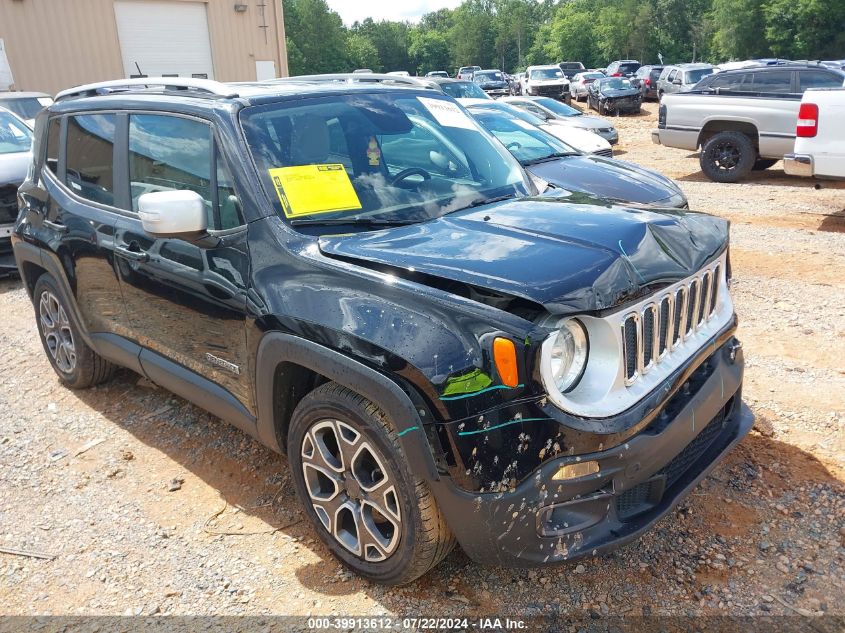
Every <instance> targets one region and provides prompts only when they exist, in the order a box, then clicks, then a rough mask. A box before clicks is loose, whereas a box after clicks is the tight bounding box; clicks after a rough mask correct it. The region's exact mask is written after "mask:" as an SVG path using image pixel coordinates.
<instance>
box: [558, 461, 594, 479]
mask: <svg viewBox="0 0 845 633" xmlns="http://www.w3.org/2000/svg"><path fill="white" fill-rule="evenodd" d="M599 470H600V469H599V463H598V462H576V463H574V464H567V465H566V466H561V467H560V468H559V469H558V471H557V472H556V473H555V474H554V476H553V477H552V480H554V481H565V480H567V479H578V478H579V477H586V476H587V475H595V474H596V473H597V472H599Z"/></svg>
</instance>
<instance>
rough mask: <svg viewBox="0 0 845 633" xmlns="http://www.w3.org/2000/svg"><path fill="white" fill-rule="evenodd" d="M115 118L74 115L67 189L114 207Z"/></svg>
mask: <svg viewBox="0 0 845 633" xmlns="http://www.w3.org/2000/svg"><path fill="white" fill-rule="evenodd" d="M114 130H115V115H113V114H86V115H80V116H72V117H69V118H68V122H67V160H66V163H67V170H66V171H67V173H66V177H65V178H66V183H67V186H68V187H70V189H71V190H72V191H73V192H74V193H75V194H76V195H78V196H81V197H83V198H86V199H88V200H91V201H93V202H99V203H100V204H105V205H110V206H113V205H114V170H113V167H112V162H113V158H114Z"/></svg>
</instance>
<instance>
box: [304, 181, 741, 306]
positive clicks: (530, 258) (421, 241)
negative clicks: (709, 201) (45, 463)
mask: <svg viewBox="0 0 845 633" xmlns="http://www.w3.org/2000/svg"><path fill="white" fill-rule="evenodd" d="M594 202H595V200H594ZM727 239H728V223H727V221H725V220H723V219H721V218H716V217H712V216H708V215H704V214H699V213H689V212H682V211H672V210H654V209H641V208H633V207H622V206H614V205H613V204H612V203H610V202H606V203H604V204H573V203H572V201H571V199H567V198H555V197H549V196H541V197H537V198H523V199H521V200H514V201H508V202H503V203H498V204H494V205H487V206H484V207H478V208H475V209H469V210H466V211H460V212H456V213H452V214H450V215H447V216H444V217H441V218H438V219H435V220H430V221H427V222H422V223H419V224H412V225H409V226H401V227H396V228H391V229H386V230H380V231H367V232H363V233H358V234H354V235H349V234H347V235H337V236H324V237H322V238H320V242H319V243H320V248H321V250H322V252H323V253H324V254H326V255H330V256H338V257H344V258H347V259H352V260H359V261H360V262H361V264H362V265H367V264H368V263H369V264H380V265H387V266H391V267H395V268H400V269H405V270H408V271H415V272H418V273H424V274H427V275H433V276H437V277H440V278H444V279H450V280H454V281H459V282H463V283H467V284H471V285H473V286H476V287H480V288H486V289H489V290H492V291H495V292H499V293H503V294H508V295H511V296H514V297H521V298H524V299H527V300H529V301H533V302H534V303H538V304H542V305H543V306H545V307H546V309H547V310H549V311H550V312H554V313H562V314H565V313H572V312H583V311H595V310H602V309H606V308H610V307H613V306H616V305H618V304H620V303H623V302H625V301H627V300H629V299H633V298H635V297H639V296H642V295H643V294H644V293H646V292H651V291H653V290H654V289H656V286H658V285H662V284H666V283H672V282H675V281H678V280H680V279H683V278H685V277H688V276H689V275H691V274H692V273H693V272H695V271H697V270H699V269H700V268H701V267H702V266H704V264H705V263H707V262H708V261H710V260H712V259H713V258H715V257H716V256H717V255H719V254H720V253H721V252H722V250H723V249H724V248H725V246H726V244H727Z"/></svg>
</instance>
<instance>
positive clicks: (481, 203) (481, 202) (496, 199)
mask: <svg viewBox="0 0 845 633" xmlns="http://www.w3.org/2000/svg"><path fill="white" fill-rule="evenodd" d="M511 198H516V194H515V193H507V194H505V195H503V196H494V197H492V198H481V199H480V200H475V201H474V202H470V203H469V204H468V205H466V206H465V207H461V208H460V209H454V210H453V211H449V213H444V214H443V215H450V214H452V213H457V212H458V211H466V210H467V209H474V208H475V207H481V206H484V205H485V204H493V203H494V202H502V201H503V200H510V199H511Z"/></svg>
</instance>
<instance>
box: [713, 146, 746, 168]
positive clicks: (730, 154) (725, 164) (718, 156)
mask: <svg viewBox="0 0 845 633" xmlns="http://www.w3.org/2000/svg"><path fill="white" fill-rule="evenodd" d="M712 156H713V162H714V163H715V165H716V167H717V168H718V169H720V170H722V171H730V170H731V169H734V168H736V166H737V165H738V164H739V161H740V158H741V152H740V149H739V148H738V147H737V146H736V145H735V144H734V143H732V142H730V141H723V142H721V143H719V144H718V145H716V147H714V148H713V154H712Z"/></svg>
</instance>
